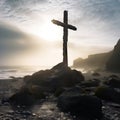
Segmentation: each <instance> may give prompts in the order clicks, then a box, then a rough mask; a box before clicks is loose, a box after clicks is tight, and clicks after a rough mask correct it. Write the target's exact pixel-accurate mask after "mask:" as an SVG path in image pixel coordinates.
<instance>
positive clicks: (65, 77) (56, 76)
mask: <svg viewBox="0 0 120 120" xmlns="http://www.w3.org/2000/svg"><path fill="white" fill-rule="evenodd" d="M24 79H26V80H27V81H28V82H27V84H26V85H27V86H29V85H38V86H40V87H44V88H45V89H44V90H46V92H55V91H56V89H58V88H59V87H72V86H75V85H76V84H78V83H80V82H81V81H84V76H83V75H82V73H81V72H79V71H77V70H71V69H70V68H69V67H66V66H64V64H62V63H60V64H58V65H56V66H55V67H53V68H52V69H50V70H45V71H39V72H36V73H34V74H33V75H32V76H27V77H24Z"/></svg>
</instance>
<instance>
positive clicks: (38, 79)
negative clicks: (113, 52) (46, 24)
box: [0, 63, 120, 120]
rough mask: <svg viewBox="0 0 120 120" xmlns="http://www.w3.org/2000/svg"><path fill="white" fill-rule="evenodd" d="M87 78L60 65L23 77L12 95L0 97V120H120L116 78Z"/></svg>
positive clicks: (119, 82) (119, 89) (119, 86)
mask: <svg viewBox="0 0 120 120" xmlns="http://www.w3.org/2000/svg"><path fill="white" fill-rule="evenodd" d="M91 78H92V79H86V77H84V75H83V74H82V73H81V72H80V71H77V70H72V69H71V68H69V67H66V66H64V64H63V63H60V64H58V65H56V66H55V67H53V68H52V69H50V70H45V71H39V72H37V73H34V74H33V75H31V76H25V77H24V78H23V82H22V85H21V86H20V88H19V89H18V90H17V88H16V89H13V90H11V91H13V93H12V94H11V95H6V96H8V97H6V96H5V94H4V96H2V95H3V93H2V94H1V99H0V107H1V108H0V118H1V119H7V118H9V119H10V120H14V119H15V120H96V119H98V120H120V113H119V111H120V77H119V76H117V75H115V74H114V75H109V76H104V75H101V74H100V73H97V72H94V73H92V74H91ZM20 82H21V81H20ZM13 83H15V84H16V83H17V82H16V81H11V85H13ZM9 85H10V84H9ZM9 87H10V86H9ZM11 88H12V87H11ZM7 89H8V88H7ZM1 90H2V88H1ZM15 91H16V92H15ZM3 92H5V91H4V90H3ZM4 110H6V111H4ZM24 117H25V118H24Z"/></svg>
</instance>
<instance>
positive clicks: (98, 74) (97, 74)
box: [92, 72, 100, 77]
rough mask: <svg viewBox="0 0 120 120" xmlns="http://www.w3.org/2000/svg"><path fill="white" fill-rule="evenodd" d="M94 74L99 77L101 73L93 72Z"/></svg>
mask: <svg viewBox="0 0 120 120" xmlns="http://www.w3.org/2000/svg"><path fill="white" fill-rule="evenodd" d="M92 75H93V76H95V77H99V76H100V73H98V72H94V73H92Z"/></svg>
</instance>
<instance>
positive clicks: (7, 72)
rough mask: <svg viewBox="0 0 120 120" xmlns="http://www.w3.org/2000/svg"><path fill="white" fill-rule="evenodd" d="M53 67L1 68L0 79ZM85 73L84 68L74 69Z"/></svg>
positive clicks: (30, 73)
mask: <svg viewBox="0 0 120 120" xmlns="http://www.w3.org/2000/svg"><path fill="white" fill-rule="evenodd" d="M52 67H53V66H0V79H9V78H10V77H23V76H26V75H32V74H33V73H35V72H37V71H39V70H46V69H51V68H52ZM72 69H77V70H79V71H81V72H83V73H85V72H86V71H85V70H84V69H82V68H74V67H72Z"/></svg>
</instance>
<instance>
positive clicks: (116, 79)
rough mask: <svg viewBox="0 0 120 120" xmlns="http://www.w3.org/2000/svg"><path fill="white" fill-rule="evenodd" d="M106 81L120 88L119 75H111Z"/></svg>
mask: <svg viewBox="0 0 120 120" xmlns="http://www.w3.org/2000/svg"><path fill="white" fill-rule="evenodd" d="M104 83H105V84H106V85H108V86H110V87H113V88H120V78H119V77H117V76H110V77H109V78H108V80H106V81H105V82H104Z"/></svg>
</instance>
